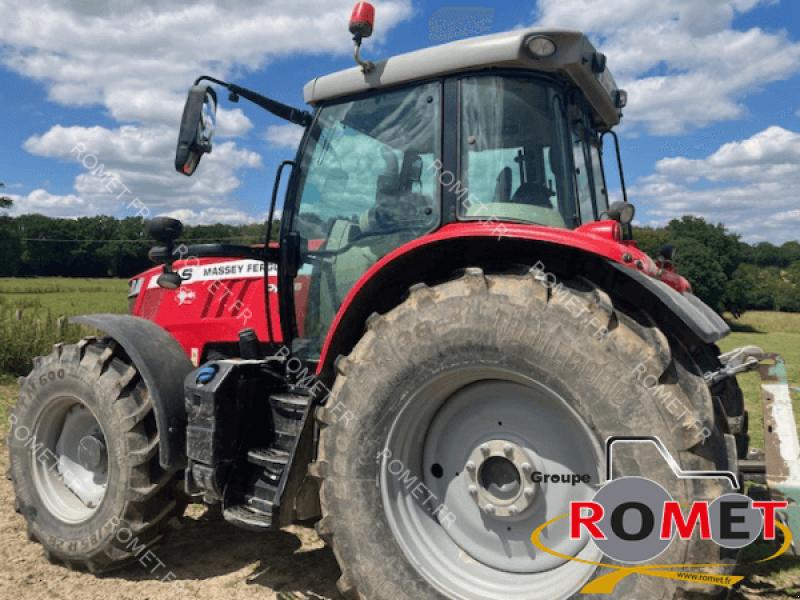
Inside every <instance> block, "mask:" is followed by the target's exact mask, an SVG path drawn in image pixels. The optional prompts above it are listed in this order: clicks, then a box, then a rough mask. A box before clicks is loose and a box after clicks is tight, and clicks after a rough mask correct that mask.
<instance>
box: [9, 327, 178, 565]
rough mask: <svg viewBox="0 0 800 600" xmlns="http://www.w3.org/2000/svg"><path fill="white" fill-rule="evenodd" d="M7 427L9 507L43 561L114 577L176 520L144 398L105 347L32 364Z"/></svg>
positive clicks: (84, 344)
mask: <svg viewBox="0 0 800 600" xmlns="http://www.w3.org/2000/svg"><path fill="white" fill-rule="evenodd" d="M10 421H11V431H10V433H9V453H10V458H11V479H12V481H13V484H14V490H15V494H16V500H15V507H16V508H17V511H18V512H20V513H21V514H22V515H23V516H24V517H25V519H26V520H27V525H28V538H29V539H30V540H31V541H38V542H39V543H41V544H42V547H43V548H44V552H45V555H46V556H47V557H48V558H49V559H50V560H51V561H60V562H62V563H64V564H65V565H66V566H67V567H70V568H72V567H75V566H82V567H85V568H87V569H89V570H90V571H91V572H101V571H105V570H108V569H111V568H116V567H118V566H121V565H123V564H125V563H126V562H128V561H129V560H132V559H134V558H136V557H137V556H139V555H140V554H141V553H142V552H143V551H144V549H145V548H148V547H150V546H151V545H152V544H154V543H155V542H156V541H158V540H159V539H160V538H161V537H162V536H163V535H164V533H165V532H166V530H167V527H168V524H169V523H170V521H172V520H173V519H174V518H176V517H180V516H181V514H182V512H183V508H184V507H185V502H184V501H182V500H180V499H177V493H176V492H177V490H176V489H175V483H176V476H175V473H174V472H168V471H164V470H163V469H162V468H161V467H160V465H159V464H158V432H157V431H156V424H155V416H154V414H153V406H152V400H151V396H150V394H149V392H148V390H147V387H146V386H145V383H144V381H143V380H142V378H141V376H140V375H139V373H138V371H137V369H136V367H135V366H134V365H133V364H132V363H131V361H130V359H129V358H128V357H127V355H126V354H125V353H124V352H123V351H122V349H121V348H120V347H118V346H117V344H116V343H115V342H114V341H113V340H111V339H108V338H104V339H96V338H87V339H84V340H81V341H80V342H78V343H77V344H58V345H56V346H54V348H53V352H52V353H51V354H49V355H48V356H45V357H39V358H36V359H34V369H33V371H32V372H31V374H30V375H29V376H28V377H27V378H24V379H22V380H21V389H20V399H19V402H18V404H17V405H16V406H15V407H14V409H13V411H12V413H11V417H10Z"/></svg>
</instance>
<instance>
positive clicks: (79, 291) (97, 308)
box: [0, 277, 128, 381]
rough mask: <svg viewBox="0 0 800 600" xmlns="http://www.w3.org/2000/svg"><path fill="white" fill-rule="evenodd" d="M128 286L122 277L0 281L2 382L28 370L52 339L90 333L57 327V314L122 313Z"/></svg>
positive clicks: (125, 305)
mask: <svg viewBox="0 0 800 600" xmlns="http://www.w3.org/2000/svg"><path fill="white" fill-rule="evenodd" d="M127 290H128V282H127V280H124V279H63V278H59V277H53V278H41V279H0V381H4V380H6V381H7V380H8V379H9V376H19V375H24V374H25V373H27V372H28V371H30V360H31V359H32V358H33V357H34V356H38V355H40V354H44V353H47V352H49V351H50V347H51V346H52V345H53V344H55V343H56V342H58V341H62V340H64V341H70V342H72V341H77V340H78V339H80V338H81V337H82V336H83V335H86V334H87V333H90V332H89V330H88V329H87V328H84V327H76V326H70V325H68V324H65V323H63V322H62V323H61V325H60V326H59V319H60V318H61V317H70V316H73V315H82V314H87V313H99V312H113V313H124V312H126V311H127V309H128V300H127ZM4 374H5V375H4Z"/></svg>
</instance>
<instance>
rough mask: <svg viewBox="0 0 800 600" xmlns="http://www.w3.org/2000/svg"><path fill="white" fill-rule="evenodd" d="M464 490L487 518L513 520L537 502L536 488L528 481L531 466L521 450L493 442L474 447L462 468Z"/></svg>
mask: <svg viewBox="0 0 800 600" xmlns="http://www.w3.org/2000/svg"><path fill="white" fill-rule="evenodd" d="M464 471H465V472H466V474H467V486H468V487H467V491H468V492H469V495H470V497H471V498H472V499H473V501H474V502H475V503H476V504H477V505H478V507H479V508H480V509H481V510H482V511H483V512H485V513H486V514H487V515H491V516H493V517H496V518H499V519H509V518H511V519H513V518H515V517H518V516H519V515H520V514H521V513H523V512H525V511H526V510H527V509H528V508H529V507H530V506H531V505H532V504H533V502H534V500H535V499H536V492H537V490H538V488H539V486H538V485H537V484H535V483H533V482H532V481H531V473H532V472H533V465H532V464H531V460H530V459H529V458H528V456H527V455H526V454H525V452H524V451H523V450H522V448H521V447H520V446H519V445H518V444H515V443H514V442H512V441H509V440H501V439H495V440H491V441H489V442H485V443H483V444H481V445H480V446H478V447H477V448H475V450H473V452H472V454H471V455H470V457H469V460H468V461H467V464H466V465H465V467H464Z"/></svg>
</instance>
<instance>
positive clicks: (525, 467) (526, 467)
mask: <svg viewBox="0 0 800 600" xmlns="http://www.w3.org/2000/svg"><path fill="white" fill-rule="evenodd" d="M531 471H533V467H532V466H531V464H530V463H522V472H523V473H525V475H530V473H531Z"/></svg>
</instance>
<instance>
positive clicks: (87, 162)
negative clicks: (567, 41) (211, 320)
mask: <svg viewBox="0 0 800 600" xmlns="http://www.w3.org/2000/svg"><path fill="white" fill-rule="evenodd" d="M374 4H375V7H376V12H377V22H376V27H375V32H374V34H373V36H372V37H371V38H369V39H367V40H365V42H364V46H363V48H362V55H363V56H364V57H366V58H371V59H374V60H376V59H382V58H387V57H390V56H392V55H396V54H400V53H403V52H408V51H412V50H416V49H419V48H423V47H428V46H432V45H436V44H438V43H442V42H445V41H450V40H454V39H461V38H464V37H469V36H472V35H479V34H484V33H497V32H502V31H508V30H512V29H519V28H528V27H560V28H568V29H578V30H582V31H584V32H586V33H587V35H589V37H590V39H591V40H592V42H593V43H594V44H595V46H597V47H598V49H599V50H600V51H602V52H604V53H605V54H606V55H607V56H608V66H609V68H610V70H611V71H612V72H613V73H614V76H615V78H616V80H617V82H618V83H619V84H620V87H622V88H624V89H626V90H627V91H628V95H629V102H628V106H627V108H626V109H625V111H624V117H623V121H622V124H621V125H620V126H619V128H618V133H619V134H620V139H621V145H622V158H623V163H624V166H625V179H626V183H627V190H628V197H629V200H630V201H631V202H632V203H633V204H635V206H636V208H637V217H636V221H635V223H637V224H639V225H645V226H661V225H665V224H666V223H668V222H669V221H670V220H671V219H675V218H680V217H681V216H682V215H685V214H691V215H695V216H700V217H703V218H705V219H706V220H707V221H710V222H712V223H724V225H725V226H726V227H727V228H728V229H729V230H730V231H732V232H734V233H737V234H740V235H741V236H742V239H743V240H744V241H746V242H749V243H756V242H759V241H769V242H772V243H774V244H781V243H783V242H785V241H788V240H800V93H798V92H800V85H799V84H800V2H798V1H797V0H670V1H668V2H664V1H662V0H537V1H535V2H532V1H528V2H516V1H506V2H502V3H496V4H495V5H494V6H492V5H489V4H488V3H486V2H485V1H484V3H483V4H481V3H480V2H474V3H473V2H468V1H465V0H459V2H458V5H459V7H460V8H459V9H458V10H456V9H453V8H451V7H450V5H449V4H447V3H446V2H433V1H417V0H413V1H412V0H385V1H376V2H374ZM353 5H354V2H353V1H352V0H325V1H324V2H323V1H322V0H293V1H292V2H278V1H275V0H258V1H257V0H225V1H223V0H201V1H198V2H193V3H191V5H189V4H188V3H185V2H180V1H178V0H108V1H105V0H88V1H69V0H27V1H26V2H24V3H23V2H11V0H0V181H2V182H4V183H5V186H6V187H5V189H4V190H3V193H4V194H5V195H8V196H10V197H11V198H12V199H13V200H14V206H13V208H12V209H11V210H10V212H9V214H11V215H12V216H16V215H20V214H29V213H39V214H43V215H47V216H51V217H67V218H76V217H81V216H93V215H99V214H107V215H113V216H115V217H118V218H124V217H127V216H135V215H137V214H139V215H141V216H150V217H152V216H156V215H159V214H169V215H171V216H174V217H177V218H180V219H182V220H183V221H184V222H186V223H188V224H201V223H202V224H207V223H218V222H221V223H230V224H241V223H248V222H255V221H262V222H263V220H264V219H265V213H266V210H267V206H268V204H269V199H270V195H271V190H272V186H273V183H274V177H275V173H276V170H277V167H278V165H279V164H280V162H281V161H282V160H286V159H293V158H294V157H295V152H296V146H297V143H298V141H299V137H300V129H299V128H298V127H297V126H294V125H291V124H286V123H285V122H283V121H281V120H280V119H278V118H277V117H274V116H272V115H270V114H269V113H266V112H265V111H263V110H261V109H260V108H258V107H256V106H255V105H252V104H250V103H249V102H247V101H246V100H241V101H240V102H239V103H238V104H233V103H231V102H229V101H228V99H227V98H226V95H225V94H220V98H221V101H220V109H219V111H218V124H217V131H216V133H215V144H214V148H213V152H212V153H211V154H210V155H208V156H206V157H204V158H203V160H202V162H201V164H200V166H199V168H198V169H197V172H196V173H195V175H194V176H193V177H191V178H187V177H185V176H183V175H181V174H179V173H177V172H176V171H175V168H174V156H175V146H176V142H177V135H178V127H179V122H180V117H181V113H182V109H183V103H184V101H185V98H186V93H187V91H188V89H189V87H190V86H191V85H192V83H193V82H194V80H195V79H196V78H197V77H198V76H199V75H201V74H207V75H212V76H215V77H217V78H220V79H223V80H225V81H230V82H235V83H237V84H239V85H243V86H245V87H249V88H251V89H254V90H256V91H259V92H261V93H262V94H265V95H267V96H269V97H271V98H274V99H276V100H279V101H281V102H284V103H287V104H291V105H293V106H296V107H304V105H303V94H302V88H303V85H304V84H305V83H306V82H307V81H309V80H311V79H313V78H315V77H318V76H320V75H324V74H326V73H330V72H332V71H336V70H340V69H345V68H349V67H351V66H352V65H353V64H354V63H353V59H352V42H351V36H350V34H349V33H348V31H347V21H348V18H349V16H350V12H351V10H352V7H353ZM305 108H309V107H307V106H306V107H305ZM615 163H616V161H615V158H614V152H613V149H612V148H611V147H608V148H607V152H606V171H607V172H608V173H612V172H614V171H615V170H616V164H615ZM109 171H110V172H112V173H113V174H114V175H116V177H117V179H118V181H119V185H116V186H109V185H107V184H106V182H107V181H108V177H107V174H108V172H109ZM104 174H105V175H106V177H104V176H103V175H104ZM609 179H610V183H611V186H610V187H611V188H612V189H611V194H612V197H613V196H619V190H614V189H613V188H614V187H615V184H614V179H613V178H612V177H609ZM109 187H111V190H109V189H108V188H109ZM617 187H618V186H617Z"/></svg>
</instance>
